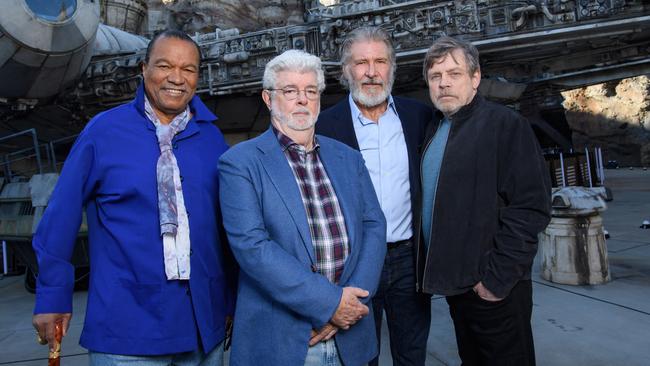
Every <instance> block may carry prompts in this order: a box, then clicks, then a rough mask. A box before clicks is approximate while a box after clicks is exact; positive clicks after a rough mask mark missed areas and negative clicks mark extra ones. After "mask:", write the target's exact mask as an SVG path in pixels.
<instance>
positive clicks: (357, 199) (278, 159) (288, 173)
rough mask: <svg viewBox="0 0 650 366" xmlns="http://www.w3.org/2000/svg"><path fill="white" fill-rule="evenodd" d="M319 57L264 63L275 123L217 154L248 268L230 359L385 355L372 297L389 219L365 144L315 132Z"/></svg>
mask: <svg viewBox="0 0 650 366" xmlns="http://www.w3.org/2000/svg"><path fill="white" fill-rule="evenodd" d="M324 79H325V78H324V76H323V70H322V69H321V62H320V59H319V58H318V57H316V56H313V55H309V54H307V53H305V52H303V51H297V50H290V51H286V52H285V53H283V54H281V55H280V56H277V57H276V58H274V59H273V60H271V61H270V62H269V63H268V64H267V65H266V69H265V71H264V81H263V88H264V90H263V91H262V98H263V99H264V102H265V103H266V106H267V107H268V108H269V110H270V111H271V122H272V127H271V128H270V129H269V130H267V131H266V132H265V133H263V134H262V135H261V136H259V137H257V138H254V139H252V140H248V141H246V142H242V143H241V144H239V145H237V146H235V147H233V148H232V149H231V150H229V151H228V152H227V153H225V154H224V155H223V156H222V157H221V160H220V162H219V167H220V172H219V174H220V177H221V191H220V195H221V206H222V208H223V212H224V226H225V228H226V231H227V233H228V238H229V241H230V245H231V248H232V251H233V254H234V255H235V257H236V258H237V261H238V262H239V265H240V267H241V272H240V277H239V294H238V298H237V310H236V315H235V319H236V321H235V329H234V331H233V341H232V353H231V355H230V365H231V366H237V365H255V366H257V365H272V366H276V365H282V366H292V365H295V366H298V365H300V366H302V365H309V366H312V365H313V366H316V365H318V366H320V365H328V366H335V365H341V364H344V365H346V366H354V365H362V364H365V363H367V362H368V361H370V360H371V359H372V358H373V357H374V356H375V355H376V354H377V339H376V337H375V332H374V328H375V322H374V320H373V317H372V316H368V314H369V312H370V311H371V309H372V306H371V304H370V296H372V294H373V293H374V292H375V289H376V287H377V284H378V283H379V274H380V272H381V266H382V263H383V261H384V255H385V253H386V246H385V240H386V222H385V220H384V216H383V215H382V213H381V208H380V207H379V203H378V202H377V198H376V197H375V192H374V190H373V189H372V183H371V181H370V177H369V175H368V171H367V170H366V168H365V166H364V164H363V159H362V157H361V154H359V152H357V151H354V150H353V149H351V148H349V147H347V146H345V145H344V144H342V143H340V142H338V141H335V140H332V139H329V138H327V137H322V136H315V135H314V124H315V123H316V119H317V117H318V111H319V109H320V93H321V91H322V90H323V89H324V88H325V81H324Z"/></svg>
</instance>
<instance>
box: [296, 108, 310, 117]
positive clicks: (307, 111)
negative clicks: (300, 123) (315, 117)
mask: <svg viewBox="0 0 650 366" xmlns="http://www.w3.org/2000/svg"><path fill="white" fill-rule="evenodd" d="M293 113H307V114H308V115H310V116H311V111H310V110H309V109H307V108H305V107H300V108H298V109H296V110H294V111H293Z"/></svg>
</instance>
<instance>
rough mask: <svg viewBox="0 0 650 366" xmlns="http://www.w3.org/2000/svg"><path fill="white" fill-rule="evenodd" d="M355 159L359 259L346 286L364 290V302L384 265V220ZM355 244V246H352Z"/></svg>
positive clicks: (365, 173) (367, 177)
mask: <svg viewBox="0 0 650 366" xmlns="http://www.w3.org/2000/svg"><path fill="white" fill-rule="evenodd" d="M357 156H358V159H357V160H358V163H357V172H358V174H357V175H356V176H357V177H358V179H357V180H356V182H358V184H357V190H358V192H359V197H360V199H361V201H362V202H361V203H362V207H363V212H362V215H363V216H362V217H363V221H362V225H363V230H362V232H363V235H362V238H361V243H358V245H360V250H359V257H358V258H359V259H358V261H357V263H355V268H354V272H352V275H351V276H350V279H349V280H348V281H347V283H346V286H355V287H359V288H362V289H364V290H368V291H369V292H370V296H368V297H366V298H365V299H362V302H364V303H367V302H368V301H370V299H371V298H372V297H373V296H374V295H375V293H376V291H377V286H378V285H379V278H380V277H381V269H382V267H383V265H384V258H385V256H386V219H385V218H384V214H383V212H382V211H381V206H379V201H378V200H377V195H376V194H375V190H374V188H373V185H372V181H371V180H370V175H369V174H368V170H367V169H366V166H365V164H364V163H363V159H362V158H361V155H360V154H357ZM354 244H357V243H353V245H354Z"/></svg>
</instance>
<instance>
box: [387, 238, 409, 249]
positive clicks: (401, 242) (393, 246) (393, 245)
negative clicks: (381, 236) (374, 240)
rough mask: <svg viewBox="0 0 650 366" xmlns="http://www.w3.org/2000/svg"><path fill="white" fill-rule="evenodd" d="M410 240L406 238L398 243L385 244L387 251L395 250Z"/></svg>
mask: <svg viewBox="0 0 650 366" xmlns="http://www.w3.org/2000/svg"><path fill="white" fill-rule="evenodd" d="M411 239H412V238H408V239H405V240H400V241H395V242H388V243H386V246H387V247H388V250H391V249H396V248H399V247H401V246H404V245H406V244H408V243H410V242H411Z"/></svg>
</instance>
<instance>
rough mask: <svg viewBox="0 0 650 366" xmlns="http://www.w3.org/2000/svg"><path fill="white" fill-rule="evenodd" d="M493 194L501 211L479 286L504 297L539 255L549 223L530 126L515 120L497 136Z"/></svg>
mask: <svg viewBox="0 0 650 366" xmlns="http://www.w3.org/2000/svg"><path fill="white" fill-rule="evenodd" d="M500 133H501V134H502V135H501V137H500V138H499V146H498V147H497V151H498V153H497V154H498V156H497V159H498V168H497V170H498V171H497V190H498V192H497V193H498V195H499V199H500V201H501V203H502V204H501V207H500V209H499V223H498V224H499V227H498V229H497V232H496V235H495V237H494V247H493V250H492V253H491V254H490V258H489V260H488V264H487V270H486V273H485V275H484V278H483V280H482V282H483V284H484V285H485V287H487V288H488V289H489V290H490V291H492V293H494V295H495V296H497V297H505V296H507V295H508V294H509V293H510V290H511V289H512V288H513V287H514V286H515V284H516V283H517V281H519V280H520V279H521V278H522V277H523V276H524V275H525V274H526V273H527V272H529V271H530V267H531V265H532V263H533V259H534V257H535V254H536V253H537V234H539V232H540V231H542V230H543V229H544V228H545V227H546V225H547V224H548V222H549V220H550V206H551V204H550V196H551V191H550V182H549V177H548V174H546V173H545V169H544V161H543V157H542V153H541V150H540V148H539V144H538V142H537V140H536V138H535V135H534V134H533V131H532V128H531V127H530V125H529V123H528V122H527V121H526V120H525V119H523V118H522V117H517V118H516V120H515V121H514V123H511V124H507V125H506V127H505V128H502V131H500Z"/></svg>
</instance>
